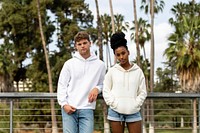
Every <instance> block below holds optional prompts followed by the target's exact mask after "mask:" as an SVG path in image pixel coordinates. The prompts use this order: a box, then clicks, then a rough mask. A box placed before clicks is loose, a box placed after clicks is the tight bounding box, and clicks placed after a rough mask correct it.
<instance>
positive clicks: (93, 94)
mask: <svg viewBox="0 0 200 133" xmlns="http://www.w3.org/2000/svg"><path fill="white" fill-rule="evenodd" d="M98 92H99V91H98V89H97V88H94V89H92V90H91V91H90V93H89V95H88V102H90V103H92V102H94V101H96V99H97V96H98Z"/></svg>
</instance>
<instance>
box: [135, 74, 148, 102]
mask: <svg viewBox="0 0 200 133" xmlns="http://www.w3.org/2000/svg"><path fill="white" fill-rule="evenodd" d="M137 95H138V96H137V98H136V101H137V103H138V105H139V106H142V104H143V102H144V100H145V99H146V97H147V91H146V83H145V77H144V74H143V73H142V72H141V76H140V80H139V88H138V91H137Z"/></svg>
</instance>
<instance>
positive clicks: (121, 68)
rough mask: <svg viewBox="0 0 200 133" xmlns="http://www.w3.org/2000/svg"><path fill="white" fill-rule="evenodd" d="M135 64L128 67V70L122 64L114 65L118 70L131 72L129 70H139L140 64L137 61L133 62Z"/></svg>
mask: <svg viewBox="0 0 200 133" xmlns="http://www.w3.org/2000/svg"><path fill="white" fill-rule="evenodd" d="M131 64H132V65H133V66H132V67H131V68H130V69H128V70H125V69H124V68H123V67H122V66H120V65H119V64H115V65H114V67H115V68H117V69H118V70H120V71H122V72H129V71H134V70H137V69H139V66H138V65H137V64H135V63H131Z"/></svg>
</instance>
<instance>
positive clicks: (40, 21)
mask: <svg viewBox="0 0 200 133" xmlns="http://www.w3.org/2000/svg"><path fill="white" fill-rule="evenodd" d="M37 10H38V20H39V28H40V34H41V39H42V45H43V49H44V53H45V59H46V67H47V72H48V81H49V92H50V93H53V84H52V76H51V68H50V64H49V57H48V51H47V48H46V42H45V38H44V32H43V28H42V19H41V13H40V0H37ZM51 118H52V133H58V128H57V122H56V115H55V106H54V100H53V99H51Z"/></svg>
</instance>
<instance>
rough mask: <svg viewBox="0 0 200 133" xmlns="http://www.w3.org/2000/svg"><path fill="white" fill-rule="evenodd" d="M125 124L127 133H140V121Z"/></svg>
mask: <svg viewBox="0 0 200 133" xmlns="http://www.w3.org/2000/svg"><path fill="white" fill-rule="evenodd" d="M126 124H127V127H128V131H129V133H142V129H141V126H142V123H141V121H136V122H127V123H126Z"/></svg>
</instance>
